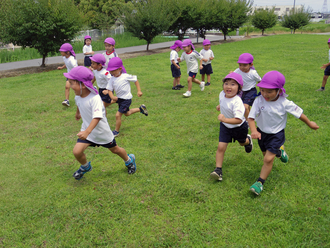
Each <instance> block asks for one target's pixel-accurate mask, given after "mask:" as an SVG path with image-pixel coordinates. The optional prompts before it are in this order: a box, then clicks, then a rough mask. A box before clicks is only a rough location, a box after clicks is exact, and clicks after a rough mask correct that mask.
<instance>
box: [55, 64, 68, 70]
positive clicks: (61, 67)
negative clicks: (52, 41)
mask: <svg viewBox="0 0 330 248" xmlns="http://www.w3.org/2000/svg"><path fill="white" fill-rule="evenodd" d="M64 68H66V65H65V64H64V65H63V66H59V67H57V70H62V69H64Z"/></svg>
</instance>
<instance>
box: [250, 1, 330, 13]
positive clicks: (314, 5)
mask: <svg viewBox="0 0 330 248" xmlns="http://www.w3.org/2000/svg"><path fill="white" fill-rule="evenodd" d="M295 2H296V5H304V6H305V8H307V7H311V8H312V9H313V11H321V10H322V6H323V3H324V0H295ZM327 2H328V11H329V10H330V0H327ZM293 3H294V0H254V1H253V6H256V5H257V6H265V5H267V6H274V5H293Z"/></svg>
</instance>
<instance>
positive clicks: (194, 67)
mask: <svg viewBox="0 0 330 248" xmlns="http://www.w3.org/2000/svg"><path fill="white" fill-rule="evenodd" d="M202 58H203V56H202V55H200V54H199V53H198V52H197V51H196V50H194V51H191V52H190V53H186V52H183V53H182V55H181V58H180V59H181V61H184V60H186V63H187V73H188V74H189V72H190V71H191V72H193V73H197V72H198V68H199V63H198V60H201V59H202Z"/></svg>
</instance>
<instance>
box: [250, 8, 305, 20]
mask: <svg viewBox="0 0 330 248" xmlns="http://www.w3.org/2000/svg"><path fill="white" fill-rule="evenodd" d="M303 7H304V6H303V5H296V6H295V9H296V10H301V9H302V8H303ZM272 8H274V13H275V14H276V15H277V16H278V18H279V19H280V18H281V17H282V16H284V15H285V14H289V12H290V10H293V5H279V6H277V5H275V6H253V7H252V11H251V14H253V12H254V11H255V10H261V9H272Z"/></svg>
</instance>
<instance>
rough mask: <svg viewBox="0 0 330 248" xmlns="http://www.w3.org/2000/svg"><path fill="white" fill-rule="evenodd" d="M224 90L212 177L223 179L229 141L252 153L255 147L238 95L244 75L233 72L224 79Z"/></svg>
mask: <svg viewBox="0 0 330 248" xmlns="http://www.w3.org/2000/svg"><path fill="white" fill-rule="evenodd" d="M222 81H223V90H222V91H221V92H220V95H219V103H220V104H219V105H218V106H217V111H220V112H221V114H219V116H218V120H219V121H220V133H219V145H218V149H217V153H216V168H215V170H214V171H213V172H212V173H211V175H210V176H211V178H213V179H215V180H217V181H222V163H223V159H224V156H225V152H226V149H227V146H228V143H231V142H232V140H234V142H235V140H237V141H238V143H239V144H240V145H241V146H244V148H245V152H247V153H250V152H251V151H252V148H253V143H252V139H251V136H250V135H249V134H248V125H247V123H246V120H245V117H244V105H243V102H242V99H241V98H240V97H239V96H238V95H237V94H238V93H239V92H240V91H241V90H242V86H243V80H242V76H241V75H239V74H237V73H235V72H232V73H230V74H228V75H227V76H226V77H225V78H224V79H223V80H222Z"/></svg>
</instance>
